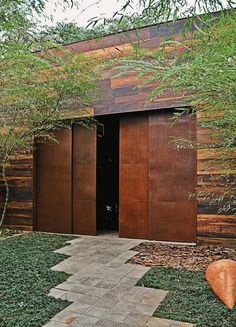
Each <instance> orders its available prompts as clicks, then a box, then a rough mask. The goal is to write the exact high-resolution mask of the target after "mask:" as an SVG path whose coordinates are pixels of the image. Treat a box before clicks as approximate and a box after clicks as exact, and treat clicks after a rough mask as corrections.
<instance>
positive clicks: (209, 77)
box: [123, 10, 236, 213]
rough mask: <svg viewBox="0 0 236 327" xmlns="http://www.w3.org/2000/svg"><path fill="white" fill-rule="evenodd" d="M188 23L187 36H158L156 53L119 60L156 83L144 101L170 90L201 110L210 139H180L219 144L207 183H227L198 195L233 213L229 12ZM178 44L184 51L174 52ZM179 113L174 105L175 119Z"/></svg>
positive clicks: (234, 25) (234, 42) (232, 19)
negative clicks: (224, 188) (223, 187)
mask: <svg viewBox="0 0 236 327" xmlns="http://www.w3.org/2000/svg"><path fill="white" fill-rule="evenodd" d="M191 26H192V28H194V29H195V32H194V33H193V37H192V39H191V40H189V39H186V38H185V39H184V40H183V41H182V42H176V41H171V40H170V41H164V42H163V44H162V48H161V49H159V50H158V51H156V52H155V51H154V52H146V53H145V52H143V53H141V55H140V57H138V58H128V59H125V60H124V61H123V69H125V70H127V69H136V70H137V71H139V72H140V75H139V76H140V77H144V76H146V78H145V83H157V85H158V86H157V87H156V88H154V89H153V91H152V92H151V94H150V100H152V99H155V98H158V97H159V96H160V95H161V94H162V93H164V92H165V91H167V90H172V91H173V92H176V93H177V94H178V95H183V96H185V98H186V106H192V107H193V108H194V109H195V110H196V111H197V112H198V114H200V113H201V115H202V118H201V120H199V124H200V127H203V128H208V129H210V130H212V139H211V140H209V141H206V142H205V144H202V143H201V144H189V142H188V141H187V142H185V143H186V144H188V146H192V147H193V146H196V147H198V148H206V149H208V148H216V149H221V150H220V151H219V150H218V155H219V157H218V158H217V159H216V160H215V162H214V160H212V165H213V166H214V165H217V167H220V169H221V171H223V174H222V175H221V176H216V178H215V177H212V182H213V184H215V185H216V186H219V185H222V183H223V184H225V185H227V187H228V188H227V191H226V192H225V193H224V194H222V193H221V194H218V193H217V191H215V192H212V193H211V194H210V193H209V192H207V191H206V192H204V193H205V194H202V195H204V196H206V197H209V198H210V201H211V202H212V204H219V205H220V206H221V208H220V211H221V212H222V211H224V212H228V213H235V211H236V188H235V177H234V173H235V158H234V153H235V145H236V143H235V142H236V107H235V102H236V34H235V30H236V15H235V11H234V10H232V11H228V12H225V13H222V15H220V16H218V17H212V16H210V18H209V16H205V17H204V16H201V17H198V18H196V19H195V20H191ZM167 47H168V51H166V48H167ZM181 48H182V49H184V51H179V50H180V49H181ZM171 53H173V54H174V56H173V55H170V54H171ZM147 76H148V77H147ZM184 112H185V110H184V109H180V110H179V113H178V115H176V117H175V119H178V117H180V116H181V115H182V114H183V113H184ZM175 141H176V144H177V146H178V147H184V142H183V140H178V139H176V140H175ZM206 189H207V188H206ZM222 203H223V204H222Z"/></svg>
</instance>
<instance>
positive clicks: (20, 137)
mask: <svg viewBox="0 0 236 327" xmlns="http://www.w3.org/2000/svg"><path fill="white" fill-rule="evenodd" d="M65 2H66V3H68V4H69V2H70V1H69V0H68V1H63V0H62V1H58V3H65ZM30 5H32V6H30ZM44 5H45V1H44V0H38V1H31V0H18V1H16V6H15V7H14V5H13V4H12V1H8V0H6V1H3V2H2V3H1V4H0V16H2V18H3V23H2V24H0V33H1V37H2V39H1V41H2V42H1V43H0V57H1V60H0V86H1V90H0V166H1V169H2V170H1V175H2V176H1V177H2V180H3V181H4V185H5V189H6V192H5V193H6V194H5V195H6V197H5V203H4V204H3V206H2V212H1V218H0V225H1V224H2V223H3V220H4V218H5V213H6V208H7V204H8V199H9V187H8V182H7V169H8V168H9V166H10V162H11V158H12V156H14V155H15V154H16V153H19V152H23V153H24V152H29V151H31V150H32V146H33V144H34V142H35V141H37V142H45V141H56V140H55V137H54V134H53V131H54V130H55V129H59V128H61V127H68V126H70V124H71V123H72V122H73V121H66V120H65V119H64V120H63V119H62V110H63V109H65V108H70V105H71V104H74V103H77V106H80V107H81V108H85V107H87V106H90V105H91V103H92V100H93V98H94V96H96V95H97V92H96V89H97V84H96V81H97V79H98V75H99V74H98V69H97V68H96V67H97V66H96V65H97V62H96V63H95V62H94V61H93V60H92V58H89V57H88V56H85V55H84V54H81V53H77V54H72V53H71V52H70V51H67V50H66V49H63V48H60V47H55V48H53V49H48V50H46V51H45V52H41V53H33V52H32V49H46V48H47V47H48V42H44V40H41V39H39V38H38V37H37V36H38V34H37V28H36V27H37V22H35V21H34V20H33V15H34V13H35V12H41V11H42V10H43V8H44ZM4 22H5V23H4ZM21 31H22V33H21ZM50 44H51V43H50ZM85 115H86V112H84V110H82V109H81V114H80V116H85ZM87 116H88V114H87ZM76 121H77V122H78V123H81V124H83V125H85V126H88V125H90V124H92V123H93V118H92V117H87V118H83V119H82V118H81V119H77V120H76Z"/></svg>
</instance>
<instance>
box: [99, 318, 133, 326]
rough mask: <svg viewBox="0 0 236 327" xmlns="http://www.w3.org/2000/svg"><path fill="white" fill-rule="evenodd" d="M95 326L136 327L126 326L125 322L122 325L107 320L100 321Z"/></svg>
mask: <svg viewBox="0 0 236 327" xmlns="http://www.w3.org/2000/svg"><path fill="white" fill-rule="evenodd" d="M94 326H96V327H134V326H131V325H127V324H124V323H123V322H122V323H120V322H115V321H111V320H105V319H102V320H99V321H98V322H97V323H96V324H95V325H94Z"/></svg>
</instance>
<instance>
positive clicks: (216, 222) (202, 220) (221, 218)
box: [197, 113, 236, 238]
mask: <svg viewBox="0 0 236 327" xmlns="http://www.w3.org/2000/svg"><path fill="white" fill-rule="evenodd" d="M203 119H204V117H202V115H200V113H198V115H197V121H198V128H197V142H198V143H199V145H200V146H199V149H198V151H197V159H198V160H197V175H198V176H197V178H198V179H197V188H198V192H202V194H200V193H199V195H198V215H197V235H198V236H199V237H201V238H209V237H210V238H235V237H236V215H233V212H232V211H228V212H227V213H225V212H222V213H219V210H220V209H221V208H222V207H223V205H224V201H223V202H216V201H212V199H211V195H212V194H214V193H217V195H224V194H225V192H226V191H227V186H226V185H225V179H224V178H223V177H222V174H224V173H225V168H224V167H223V166H222V161H221V159H220V158H221V156H222V151H221V149H219V148H213V147H212V148H208V149H206V148H205V147H204V145H205V144H206V143H207V144H210V143H211V142H213V137H212V131H211V130H208V129H206V128H203V127H200V126H199V125H200V121H202V120H203ZM233 157H235V152H234V155H233ZM233 166H234V167H232V168H233V169H231V170H230V171H229V177H228V178H229V179H230V180H231V181H235V179H236V169H235V168H236V167H235V166H236V161H235V163H234V164H233ZM207 192H209V196H207ZM225 200H226V199H225Z"/></svg>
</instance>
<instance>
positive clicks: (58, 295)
mask: <svg viewBox="0 0 236 327" xmlns="http://www.w3.org/2000/svg"><path fill="white" fill-rule="evenodd" d="M48 295H49V296H52V297H54V298H55V299H59V298H62V297H63V296H64V295H65V291H64V290H59V289H57V288H52V289H51V290H50V292H49V294H48Z"/></svg>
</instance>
